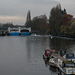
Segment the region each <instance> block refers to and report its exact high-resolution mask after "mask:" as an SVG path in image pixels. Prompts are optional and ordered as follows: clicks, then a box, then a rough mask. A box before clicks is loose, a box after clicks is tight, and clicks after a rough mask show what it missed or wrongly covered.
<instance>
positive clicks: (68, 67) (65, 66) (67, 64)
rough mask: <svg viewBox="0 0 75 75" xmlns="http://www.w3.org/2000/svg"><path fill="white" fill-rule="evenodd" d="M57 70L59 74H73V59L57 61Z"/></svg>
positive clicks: (74, 73)
mask: <svg viewBox="0 0 75 75" xmlns="http://www.w3.org/2000/svg"><path fill="white" fill-rule="evenodd" d="M58 70H59V73H60V74H61V75H75V63H74V62H73V61H63V62H62V63H59V65H58Z"/></svg>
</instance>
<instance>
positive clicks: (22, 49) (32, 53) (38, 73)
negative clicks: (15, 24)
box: [0, 36, 75, 75]
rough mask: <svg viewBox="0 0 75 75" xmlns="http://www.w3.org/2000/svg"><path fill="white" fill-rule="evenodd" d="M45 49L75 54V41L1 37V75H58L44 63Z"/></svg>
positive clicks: (41, 37)
mask: <svg viewBox="0 0 75 75" xmlns="http://www.w3.org/2000/svg"><path fill="white" fill-rule="evenodd" d="M45 49H55V50H56V52H59V51H60V50H67V51H72V52H74V53H75V41H74V40H70V39H62V38H52V39H51V38H50V37H49V36H5V37H0V75H58V74H57V72H56V71H55V70H54V69H53V68H50V66H49V65H48V64H47V63H45V62H44V60H43V58H42V54H43V52H44V50H45Z"/></svg>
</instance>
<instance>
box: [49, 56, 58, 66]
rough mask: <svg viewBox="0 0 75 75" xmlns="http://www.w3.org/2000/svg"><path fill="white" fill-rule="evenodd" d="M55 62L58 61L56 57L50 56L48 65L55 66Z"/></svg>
mask: <svg viewBox="0 0 75 75" xmlns="http://www.w3.org/2000/svg"><path fill="white" fill-rule="evenodd" d="M57 62H58V58H54V57H52V58H50V60H49V63H50V66H52V67H57V64H56V63H57Z"/></svg>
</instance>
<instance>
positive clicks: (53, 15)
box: [49, 4, 62, 35]
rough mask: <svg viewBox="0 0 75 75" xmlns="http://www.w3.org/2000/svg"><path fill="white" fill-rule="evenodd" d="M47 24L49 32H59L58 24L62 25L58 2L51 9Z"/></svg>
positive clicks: (55, 33)
mask: <svg viewBox="0 0 75 75" xmlns="http://www.w3.org/2000/svg"><path fill="white" fill-rule="evenodd" d="M49 25H50V33H51V34H54V35H57V34H58V33H59V32H60V26H61V25H62V13H61V5H60V4H59V5H57V6H56V7H53V8H52V9H51V12H50V17H49Z"/></svg>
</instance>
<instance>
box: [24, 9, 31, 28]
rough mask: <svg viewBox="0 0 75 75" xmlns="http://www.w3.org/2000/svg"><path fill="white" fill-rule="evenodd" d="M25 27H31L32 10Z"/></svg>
mask: <svg viewBox="0 0 75 75" xmlns="http://www.w3.org/2000/svg"><path fill="white" fill-rule="evenodd" d="M25 27H31V13H30V10H29V11H28V13H27V18H26V23H25Z"/></svg>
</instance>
